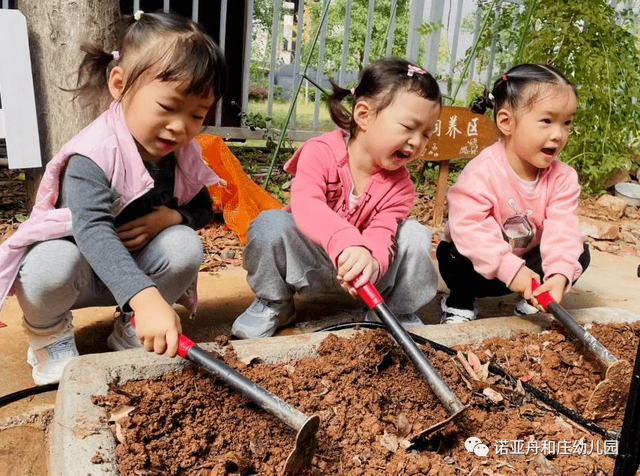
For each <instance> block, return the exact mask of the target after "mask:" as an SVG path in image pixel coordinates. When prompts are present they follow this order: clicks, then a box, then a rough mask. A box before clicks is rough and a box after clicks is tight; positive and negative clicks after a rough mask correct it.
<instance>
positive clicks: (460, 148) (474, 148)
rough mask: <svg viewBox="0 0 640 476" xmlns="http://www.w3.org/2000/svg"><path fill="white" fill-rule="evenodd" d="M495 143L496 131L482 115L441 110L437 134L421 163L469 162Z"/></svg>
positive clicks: (449, 108) (464, 110)
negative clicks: (459, 160)
mask: <svg viewBox="0 0 640 476" xmlns="http://www.w3.org/2000/svg"><path fill="white" fill-rule="evenodd" d="M497 139H498V129H497V127H496V125H495V123H494V122H493V120H491V119H490V118H489V117H487V116H486V115H485V114H475V113H473V112H471V111H470V110H469V109H467V108H466V107H455V106H442V111H441V112H440V118H439V119H438V122H437V123H436V130H435V132H434V133H433V135H432V136H431V138H430V139H429V143H428V144H427V147H426V149H425V151H424V154H423V155H422V157H421V159H422V160H427V161H430V162H440V161H444V160H455V159H472V158H474V157H475V156H476V155H478V154H479V153H480V152H481V151H482V149H484V148H485V147H487V146H489V145H491V144H493V143H494V142H495V141H496V140H497Z"/></svg>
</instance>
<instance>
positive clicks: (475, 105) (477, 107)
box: [469, 88, 495, 114]
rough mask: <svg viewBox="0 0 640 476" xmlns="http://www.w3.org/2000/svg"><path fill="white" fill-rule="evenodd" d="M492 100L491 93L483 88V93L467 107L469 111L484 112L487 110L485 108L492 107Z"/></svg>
mask: <svg viewBox="0 0 640 476" xmlns="http://www.w3.org/2000/svg"><path fill="white" fill-rule="evenodd" d="M494 100H495V99H494V97H493V94H491V93H489V92H488V91H487V90H486V88H485V90H484V95H483V96H480V97H479V98H477V99H476V100H475V101H473V102H472V103H471V105H470V106H469V109H471V112H473V113H476V114H484V113H485V112H487V109H493V108H494V105H495V104H494Z"/></svg>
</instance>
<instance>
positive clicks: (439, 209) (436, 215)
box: [433, 160, 449, 228]
mask: <svg viewBox="0 0 640 476" xmlns="http://www.w3.org/2000/svg"><path fill="white" fill-rule="evenodd" d="M448 178H449V161H448V160H443V161H442V162H439V163H438V182H437V184H436V194H435V198H434V200H433V226H434V228H440V226H441V225H442V216H443V215H444V199H445V197H446V196H447V179H448Z"/></svg>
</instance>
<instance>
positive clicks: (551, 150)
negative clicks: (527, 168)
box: [542, 147, 557, 157]
mask: <svg viewBox="0 0 640 476" xmlns="http://www.w3.org/2000/svg"><path fill="white" fill-rule="evenodd" d="M556 150H557V149H556V148H555V147H544V148H543V149H542V153H543V154H545V155H550V156H553V157H555V155H556Z"/></svg>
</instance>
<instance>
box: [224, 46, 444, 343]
mask: <svg viewBox="0 0 640 476" xmlns="http://www.w3.org/2000/svg"><path fill="white" fill-rule="evenodd" d="M333 86H334V92H333V94H332V95H331V96H329V104H330V113H331V117H332V119H333V120H334V122H335V123H336V124H337V125H338V126H339V127H340V128H341V129H337V130H335V131H333V132H329V133H327V134H323V135H321V136H319V137H316V138H314V139H311V140H309V141H307V142H306V143H305V144H304V145H303V146H302V147H300V148H299V149H298V150H297V151H296V153H295V154H294V155H293V157H292V158H291V159H290V160H289V161H288V162H287V163H286V164H285V170H287V171H288V172H290V173H291V174H292V175H293V176H294V178H293V183H292V185H291V204H290V208H289V209H288V210H270V211H265V212H262V213H261V214H260V215H259V216H258V217H257V218H256V219H255V220H254V221H253V222H252V223H251V225H250V227H249V232H248V237H247V243H246V246H245V250H244V267H245V269H246V270H247V272H248V275H247V280H248V283H249V285H250V286H251V289H252V290H253V292H254V293H255V294H256V299H255V300H254V302H253V303H252V304H251V305H250V306H249V308H248V309H247V310H246V311H244V313H242V314H241V315H240V316H239V317H238V318H237V319H236V321H235V322H234V323H233V327H232V333H233V335H235V336H236V337H239V338H252V337H267V336H271V335H273V333H274V332H275V331H276V330H277V329H278V328H279V327H282V326H284V325H286V324H288V323H290V322H292V321H293V320H294V319H295V317H296V315H295V307H294V301H293V297H294V295H295V294H296V292H297V293H299V294H300V295H302V296H318V295H320V294H331V293H336V292H339V291H340V289H341V288H342V289H343V290H345V291H348V292H349V293H350V294H352V295H353V296H357V292H356V288H358V287H360V286H363V285H364V284H365V283H367V282H368V281H372V282H374V283H376V284H377V287H378V290H379V291H380V292H381V294H382V295H383V296H384V297H385V300H386V303H387V304H388V305H389V307H390V308H391V310H393V311H394V312H395V313H397V314H398V315H399V316H398V317H399V319H400V320H401V321H403V322H404V323H409V324H422V321H420V319H419V318H418V317H417V316H416V315H415V314H413V313H415V312H416V311H417V310H418V309H419V308H420V307H422V306H423V305H424V304H426V303H427V302H429V301H430V300H431V299H433V297H434V296H435V293H436V288H437V274H436V271H435V268H434V266H433V264H432V262H431V259H430V250H431V234H430V232H429V230H428V229H427V228H425V227H423V226H422V225H420V224H419V223H417V222H416V221H413V220H408V221H405V220H406V219H407V217H408V215H409V211H410V209H411V205H412V202H413V198H414V191H413V183H412V182H411V179H410V177H409V172H408V171H407V169H406V165H407V164H409V163H410V162H412V161H413V160H416V159H417V158H418V157H420V156H421V155H422V153H423V150H424V148H425V146H426V144H427V140H428V138H429V135H430V134H431V133H433V131H434V129H435V125H436V121H437V119H438V116H439V114H440V90H439V87H438V84H437V83H436V81H435V80H434V79H433V77H432V76H431V75H430V74H429V73H427V72H426V71H424V70H423V69H420V68H418V67H416V66H414V65H412V64H410V63H408V62H406V61H404V60H400V59H391V58H390V59H383V60H380V61H378V62H375V63H372V64H371V65H369V66H368V67H367V68H365V69H364V71H363V72H362V75H361V78H360V82H359V84H358V86H357V87H356V88H354V89H352V90H351V91H350V90H346V89H343V88H341V87H338V86H337V85H336V84H335V83H334V84H333ZM345 98H349V99H350V100H351V101H352V104H353V107H352V109H351V110H350V111H348V110H346V109H345V108H344V106H343V104H342V101H343V99H345Z"/></svg>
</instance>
